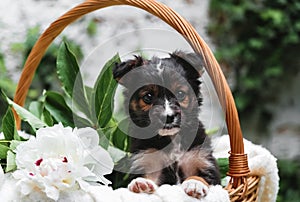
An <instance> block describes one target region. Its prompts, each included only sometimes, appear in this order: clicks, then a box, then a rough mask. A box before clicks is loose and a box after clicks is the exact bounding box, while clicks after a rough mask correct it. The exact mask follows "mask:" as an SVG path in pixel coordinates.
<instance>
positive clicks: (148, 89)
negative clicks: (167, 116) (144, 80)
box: [138, 85, 158, 112]
mask: <svg viewBox="0 0 300 202" xmlns="http://www.w3.org/2000/svg"><path fill="white" fill-rule="evenodd" d="M148 93H151V94H153V97H156V96H157V95H158V87H157V86H156V85H148V86H145V87H144V88H142V89H141V90H140V91H139V93H138V96H139V100H138V105H139V108H140V109H141V110H143V111H145V112H147V111H149V110H150V109H151V107H152V104H146V103H145V102H144V100H143V97H144V96H145V95H146V94H148Z"/></svg>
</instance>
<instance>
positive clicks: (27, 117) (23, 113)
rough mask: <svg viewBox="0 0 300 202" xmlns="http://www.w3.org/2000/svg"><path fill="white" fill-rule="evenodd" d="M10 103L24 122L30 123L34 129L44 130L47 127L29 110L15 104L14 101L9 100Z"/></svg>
mask: <svg viewBox="0 0 300 202" xmlns="http://www.w3.org/2000/svg"><path fill="white" fill-rule="evenodd" d="M7 101H8V103H9V104H10V105H11V106H12V107H13V108H14V109H15V111H16V112H17V114H18V115H19V116H20V117H21V119H22V120H23V121H26V122H28V123H29V124H30V125H31V126H32V128H34V129H37V128H42V127H45V126H47V124H45V123H44V122H43V121H42V120H40V119H39V118H37V117H36V116H35V115H33V114H32V113H31V112H29V111H28V110H26V109H24V108H23V107H21V106H20V105H18V104H16V103H14V102H13V101H12V100H10V99H9V98H7Z"/></svg>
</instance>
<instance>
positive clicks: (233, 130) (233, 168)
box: [14, 0, 259, 201]
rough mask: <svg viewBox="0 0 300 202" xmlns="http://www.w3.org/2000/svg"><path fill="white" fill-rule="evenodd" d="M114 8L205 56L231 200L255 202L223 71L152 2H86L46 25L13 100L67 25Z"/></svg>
mask: <svg viewBox="0 0 300 202" xmlns="http://www.w3.org/2000/svg"><path fill="white" fill-rule="evenodd" d="M116 5H130V6H133V7H137V8H140V9H143V10H145V11H147V12H149V13H151V14H152V15H155V16H157V17H159V18H160V19H162V20H163V21H165V22H166V23H167V24H169V25H170V26H171V27H173V28H174V29H175V30H176V31H177V32H178V33H180V34H181V35H182V36H183V37H184V38H185V39H186V40H187V41H188V42H189V44H190V45H191V47H192V48H193V49H194V51H195V52H198V53H201V54H202V55H203V56H204V61H205V63H206V70H207V72H208V74H209V75H210V77H211V80H212V82H213V84H214V87H215V89H216V91H217V94H218V97H219V101H220V103H221V105H222V108H223V110H224V112H225V114H226V123H227V128H228V133H229V135H230V146H231V151H230V158H229V162H230V163H229V171H228V175H229V176H231V177H232V178H231V183H230V184H229V186H228V187H227V188H226V189H227V190H228V191H229V193H230V196H231V199H232V201H255V200H256V197H257V184H258V182H259V178H258V177H248V175H249V172H250V171H249V168H248V160H247V155H246V154H244V144H243V136H242V132H241V128H240V123H239V118H238V113H237V110H236V106H235V103H234V99H233V96H232V93H231V91H230V88H229V86H228V84H227V81H226V79H225V77H224V75H223V73H222V70H221V68H220V66H219V64H218V62H217V61H216V59H215V57H214V55H213V54H212V52H211V50H210V48H209V47H208V46H207V44H206V43H205V42H204V41H203V39H202V38H201V37H200V36H199V35H198V33H197V32H196V30H195V29H194V28H193V27H192V26H191V25H190V24H189V23H188V22H187V21H186V20H185V19H183V18H182V17H181V16H180V15H178V14H177V13H176V12H175V11H173V10H172V9H170V8H169V7H167V6H165V5H163V4H161V3H159V2H156V1H154V0H87V1H85V2H83V3H81V4H80V5H78V6H76V7H74V8H73V9H71V10H70V11H68V12H67V13H65V14H64V15H62V16H61V17H60V18H58V19H57V20H56V21H55V22H53V23H52V24H51V25H50V26H49V28H48V29H47V30H46V31H45V32H44V33H43V34H42V35H41V36H40V38H39V39H38V41H37V42H36V44H35V45H34V47H33V49H32V51H31V53H30V55H29V56H28V58H27V61H26V63H25V65H24V69H23V71H22V74H21V77H20V80H19V83H18V86H17V90H16V93H15V97H14V101H15V102H16V103H17V104H19V105H21V106H23V105H24V102H25V99H26V96H27V92H28V89H29V87H30V84H31V82H32V79H33V76H34V73H35V70H36V68H37V66H38V64H39V63H40V61H41V59H42V57H43V55H44V53H45V51H46V50H47V48H48V47H49V45H50V44H51V43H52V41H53V40H54V39H55V38H56V37H57V36H58V35H59V34H60V33H61V32H62V31H63V30H64V28H65V27H66V26H68V25H69V24H70V23H72V22H74V21H75V20H77V19H78V18H80V17H82V16H83V15H85V14H87V13H90V12H92V11H95V10H98V9H101V8H105V7H108V6H116ZM15 116H16V119H17V124H18V126H20V119H19V117H18V116H17V115H15Z"/></svg>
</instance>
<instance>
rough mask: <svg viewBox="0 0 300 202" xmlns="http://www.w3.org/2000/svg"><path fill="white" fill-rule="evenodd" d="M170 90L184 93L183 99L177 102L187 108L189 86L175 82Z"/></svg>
mask: <svg viewBox="0 0 300 202" xmlns="http://www.w3.org/2000/svg"><path fill="white" fill-rule="evenodd" d="M171 90H172V92H174V93H176V92H178V91H182V92H184V93H185V94H186V97H185V99H184V100H183V101H181V102H179V104H180V106H181V107H183V108H185V109H187V108H188V107H189V103H190V95H189V87H188V86H185V85H182V84H181V83H175V84H174V85H173V86H172V88H171Z"/></svg>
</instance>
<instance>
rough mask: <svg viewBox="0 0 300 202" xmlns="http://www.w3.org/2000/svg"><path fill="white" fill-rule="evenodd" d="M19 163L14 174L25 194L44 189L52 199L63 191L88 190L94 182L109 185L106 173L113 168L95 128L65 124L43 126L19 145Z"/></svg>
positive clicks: (17, 156) (17, 160) (17, 152)
mask: <svg viewBox="0 0 300 202" xmlns="http://www.w3.org/2000/svg"><path fill="white" fill-rule="evenodd" d="M16 165H17V170H16V171H15V172H14V173H13V176H14V178H15V179H17V180H18V182H17V186H18V187H19V190H20V192H21V194H22V195H24V196H26V195H28V194H30V193H31V192H44V193H45V194H46V195H47V197H49V198H51V199H53V200H57V199H58V198H59V194H60V192H61V191H69V190H76V189H82V190H84V191H85V190H88V188H89V186H90V183H91V182H98V181H100V182H102V183H104V184H106V185H107V184H108V183H110V182H109V181H108V180H107V179H105V178H104V177H103V175H106V174H109V173H111V171H112V169H113V161H112V159H111V157H110V155H109V154H108V152H107V151H106V150H105V149H103V148H102V147H100V146H99V137H98V133H97V131H96V130H94V129H92V128H81V129H77V128H75V129H72V128H70V127H63V125H62V124H58V125H55V126H53V127H46V128H41V129H39V130H38V131H37V133H36V137H30V139H29V140H28V141H26V142H24V143H21V144H20V145H18V146H17V148H16Z"/></svg>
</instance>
